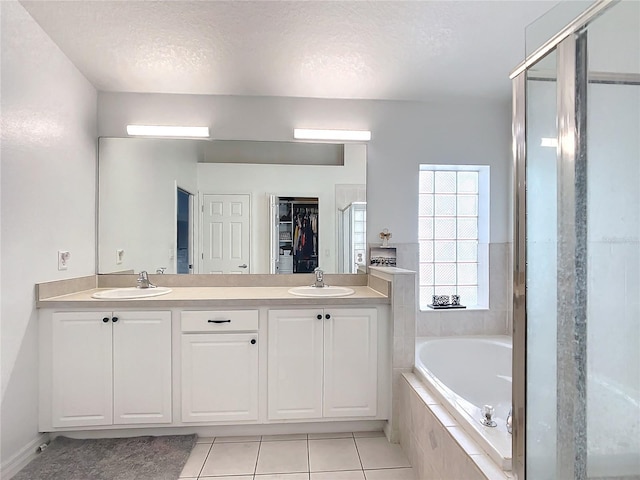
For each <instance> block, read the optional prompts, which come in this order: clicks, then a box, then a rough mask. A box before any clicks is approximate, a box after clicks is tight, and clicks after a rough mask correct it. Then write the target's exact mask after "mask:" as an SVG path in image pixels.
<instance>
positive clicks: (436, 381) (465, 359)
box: [414, 336, 511, 470]
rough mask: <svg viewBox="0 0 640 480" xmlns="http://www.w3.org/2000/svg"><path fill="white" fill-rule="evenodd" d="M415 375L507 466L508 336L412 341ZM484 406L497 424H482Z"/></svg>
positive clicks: (509, 395)
mask: <svg viewBox="0 0 640 480" xmlns="http://www.w3.org/2000/svg"><path fill="white" fill-rule="evenodd" d="M414 373H415V374H416V375H417V376H418V377H419V378H420V379H421V380H422V381H423V382H424V383H425V385H426V386H427V388H428V390H429V391H430V393H431V394H432V396H433V397H434V398H436V399H437V400H438V401H440V402H441V403H442V405H443V406H444V407H445V408H446V409H447V410H448V411H449V413H450V414H451V415H452V416H453V417H454V419H455V420H456V421H457V422H458V423H459V424H460V425H461V426H462V427H463V428H464V429H465V430H466V431H467V433H468V434H469V435H470V436H471V437H472V438H473V439H474V440H475V441H476V443H478V445H479V446H480V447H481V448H482V449H483V450H484V451H485V452H486V453H487V454H488V455H489V456H490V457H491V459H492V460H493V461H494V462H495V463H496V464H497V465H499V466H501V467H502V469H503V470H511V435H510V434H509V433H508V432H507V428H506V420H507V415H508V413H509V409H510V408H511V338H510V337H507V336H494V337H488V336H475V337H439V338H429V339H423V340H422V341H419V342H418V343H417V345H416V361H415V368H414ZM484 405H491V406H493V407H494V409H495V414H494V417H493V418H494V420H495V421H496V422H497V424H498V425H497V427H493V428H492V427H485V426H484V425H482V424H481V423H480V419H481V418H482V414H481V409H482V407H483V406H484Z"/></svg>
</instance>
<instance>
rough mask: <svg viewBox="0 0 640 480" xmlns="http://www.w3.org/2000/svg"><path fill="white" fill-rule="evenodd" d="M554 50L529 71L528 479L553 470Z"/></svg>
mask: <svg viewBox="0 0 640 480" xmlns="http://www.w3.org/2000/svg"><path fill="white" fill-rule="evenodd" d="M556 61H557V55H556V52H555V51H552V52H551V53H549V54H548V55H547V56H546V57H545V58H543V59H542V60H541V61H540V62H538V63H537V64H535V65H533V66H532V67H531V68H530V69H529V70H528V71H527V74H526V75H527V79H526V89H527V91H526V95H527V99H526V101H527V117H526V121H527V134H526V135H527V163H526V178H527V182H526V205H527V217H526V252H527V256H526V273H527V275H526V310H527V353H526V358H527V428H526V445H527V476H528V477H529V478H533V479H551V478H553V477H554V475H555V471H556V401H557V398H556V390H557V389H556V355H557V351H556V349H557V341H556V329H557V301H558V298H557V297H558V296H557V283H558V282H557V273H558V262H557V250H558V229H557V222H558V219H557V211H558V198H557V196H558V193H557V191H558V188H557V185H558V167H557V153H556V150H557V139H558V128H557V125H556V111H557V107H556V102H557V99H556V90H557V82H556Z"/></svg>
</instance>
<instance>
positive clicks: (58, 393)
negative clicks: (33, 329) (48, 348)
mask: <svg viewBox="0 0 640 480" xmlns="http://www.w3.org/2000/svg"><path fill="white" fill-rule="evenodd" d="M105 318H106V319H107V321H106V322H104V321H103V319H105ZM111 332H112V322H111V313H110V312H90V313H87V312H64V313H54V314H53V316H52V360H51V361H52V366H51V368H52V392H51V393H52V399H51V413H52V426H53V427H80V426H85V425H111V422H112V398H113V397H112V384H111V374H112V363H111V361H112V350H111Z"/></svg>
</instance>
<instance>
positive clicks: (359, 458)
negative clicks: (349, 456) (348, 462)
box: [353, 434, 367, 479]
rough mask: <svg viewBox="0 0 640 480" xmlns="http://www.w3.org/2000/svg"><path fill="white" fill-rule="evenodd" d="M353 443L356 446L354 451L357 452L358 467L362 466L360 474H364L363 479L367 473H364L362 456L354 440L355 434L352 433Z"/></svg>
mask: <svg viewBox="0 0 640 480" xmlns="http://www.w3.org/2000/svg"><path fill="white" fill-rule="evenodd" d="M353 444H354V445H355V446H356V453H357V454H358V461H359V462H360V468H362V475H364V477H365V479H366V478H367V474H366V473H364V465H363V464H362V457H361V456H360V450H358V442H356V436H355V434H354V435H353Z"/></svg>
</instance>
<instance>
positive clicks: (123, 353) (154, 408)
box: [112, 312, 171, 425]
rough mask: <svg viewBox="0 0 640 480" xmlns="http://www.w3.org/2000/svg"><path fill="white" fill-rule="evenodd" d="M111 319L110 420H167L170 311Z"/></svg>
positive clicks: (119, 314)
mask: <svg viewBox="0 0 640 480" xmlns="http://www.w3.org/2000/svg"><path fill="white" fill-rule="evenodd" d="M113 318H114V320H115V319H116V318H117V321H115V322H112V324H113V414H114V419H113V423H114V424H116V425H124V424H136V423H171V312H114V314H113Z"/></svg>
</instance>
